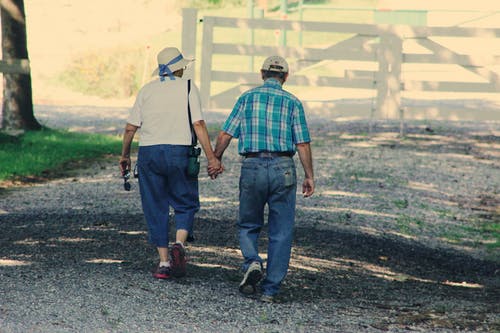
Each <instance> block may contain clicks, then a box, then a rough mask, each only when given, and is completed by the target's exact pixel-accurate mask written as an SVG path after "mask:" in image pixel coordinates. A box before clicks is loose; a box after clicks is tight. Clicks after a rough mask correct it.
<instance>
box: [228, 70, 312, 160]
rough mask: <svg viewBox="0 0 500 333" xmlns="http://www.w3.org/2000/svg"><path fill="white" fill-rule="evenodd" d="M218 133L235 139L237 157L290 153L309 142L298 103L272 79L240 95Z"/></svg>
mask: <svg viewBox="0 0 500 333" xmlns="http://www.w3.org/2000/svg"><path fill="white" fill-rule="evenodd" d="M222 130H223V131H225V132H226V133H228V134H230V135H231V136H233V137H235V138H239V143H238V152H239V153H240V154H245V153H250V152H263V151H267V152H287V151H289V152H294V151H295V145H296V144H298V143H306V142H310V141H311V138H310V135H309V130H308V128H307V123H306V117H305V114H304V107H303V106H302V103H301V102H300V101H299V99H298V98H296V97H295V96H293V95H292V94H290V93H289V92H287V91H285V90H283V88H282V87H281V84H280V82H279V81H278V80H276V79H274V78H270V79H267V80H266V81H265V82H264V85H262V86H260V87H257V88H254V89H251V90H249V91H247V92H245V93H244V94H243V95H241V97H240V98H239V99H238V101H237V102H236V105H235V106H234V108H233V110H232V112H231V114H230V115H229V117H228V119H227V120H226V122H225V123H224V125H223V126H222Z"/></svg>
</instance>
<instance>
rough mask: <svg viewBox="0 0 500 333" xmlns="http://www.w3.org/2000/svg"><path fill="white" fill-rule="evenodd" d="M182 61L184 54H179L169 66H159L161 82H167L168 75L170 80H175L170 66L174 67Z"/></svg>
mask: <svg viewBox="0 0 500 333" xmlns="http://www.w3.org/2000/svg"><path fill="white" fill-rule="evenodd" d="M182 59H183V58H182V54H179V56H177V57H175V58H174V59H172V60H170V61H169V63H168V64H159V65H158V69H159V74H160V81H165V75H168V77H169V78H170V80H175V77H174V74H173V73H172V71H171V70H170V68H168V66H170V65H173V64H175V63H177V62H179V61H181V60H182Z"/></svg>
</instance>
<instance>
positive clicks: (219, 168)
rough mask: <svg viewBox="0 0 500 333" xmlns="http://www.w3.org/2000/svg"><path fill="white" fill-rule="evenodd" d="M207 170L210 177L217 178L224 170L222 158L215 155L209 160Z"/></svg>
mask: <svg viewBox="0 0 500 333" xmlns="http://www.w3.org/2000/svg"><path fill="white" fill-rule="evenodd" d="M207 172H208V175H209V176H210V179H215V178H217V176H218V175H219V174H221V173H223V172H224V165H223V164H222V162H221V160H220V158H216V157H213V158H211V159H209V160H208V166H207Z"/></svg>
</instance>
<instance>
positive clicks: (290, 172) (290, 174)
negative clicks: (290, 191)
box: [283, 167, 297, 187]
mask: <svg viewBox="0 0 500 333" xmlns="http://www.w3.org/2000/svg"><path fill="white" fill-rule="evenodd" d="M283 178H284V182H283V185H285V187H289V186H293V185H295V184H296V183H297V176H296V174H295V169H294V168H291V167H290V168H286V169H283Z"/></svg>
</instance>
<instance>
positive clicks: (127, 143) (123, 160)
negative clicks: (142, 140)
mask: <svg viewBox="0 0 500 333" xmlns="http://www.w3.org/2000/svg"><path fill="white" fill-rule="evenodd" d="M138 128H139V127H138V126H135V125H132V124H129V123H127V125H125V131H124V133H123V142H122V156H121V157H120V171H121V172H122V174H123V173H124V172H125V171H126V170H130V165H131V162H130V147H131V145H132V140H134V135H135V132H137V129H138Z"/></svg>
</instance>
